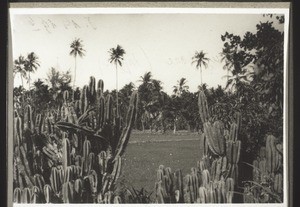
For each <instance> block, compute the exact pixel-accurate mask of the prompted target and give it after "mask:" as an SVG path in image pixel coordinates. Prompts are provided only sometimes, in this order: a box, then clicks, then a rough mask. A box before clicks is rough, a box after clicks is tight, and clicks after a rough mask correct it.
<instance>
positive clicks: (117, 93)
mask: <svg viewBox="0 0 300 207" xmlns="http://www.w3.org/2000/svg"><path fill="white" fill-rule="evenodd" d="M116 98H117V117H119V90H118V66H117V64H116Z"/></svg>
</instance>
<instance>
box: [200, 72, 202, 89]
mask: <svg viewBox="0 0 300 207" xmlns="http://www.w3.org/2000/svg"><path fill="white" fill-rule="evenodd" d="M200 81H201V86H202V68H200Z"/></svg>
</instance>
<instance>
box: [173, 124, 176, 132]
mask: <svg viewBox="0 0 300 207" xmlns="http://www.w3.org/2000/svg"><path fill="white" fill-rule="evenodd" d="M173 134H176V121H174V129H173Z"/></svg>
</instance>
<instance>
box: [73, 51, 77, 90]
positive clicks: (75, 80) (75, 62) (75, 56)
mask: <svg viewBox="0 0 300 207" xmlns="http://www.w3.org/2000/svg"><path fill="white" fill-rule="evenodd" d="M76 68H77V61H76V56H75V68H74V81H73V89H74V88H75V81H76Z"/></svg>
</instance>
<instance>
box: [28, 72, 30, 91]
mask: <svg viewBox="0 0 300 207" xmlns="http://www.w3.org/2000/svg"><path fill="white" fill-rule="evenodd" d="M28 87H29V88H28V90H30V72H28Z"/></svg>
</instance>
